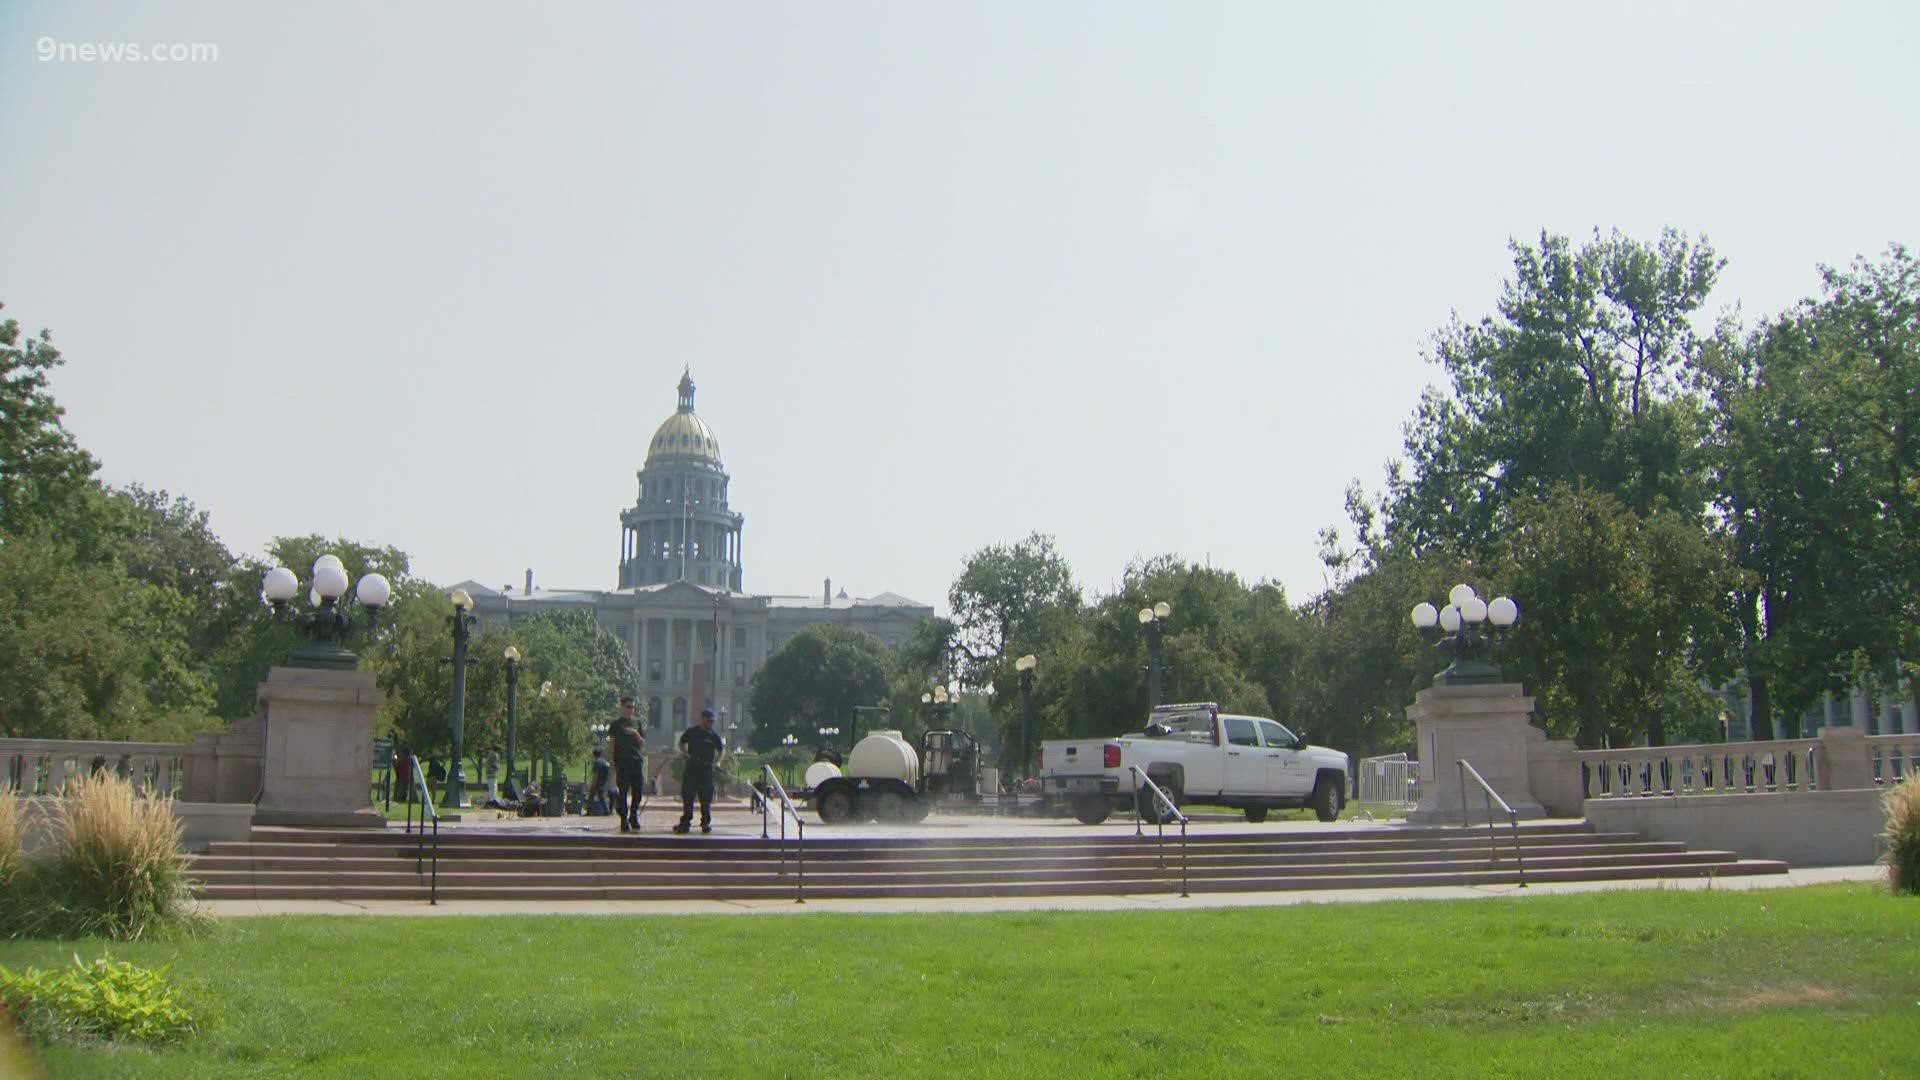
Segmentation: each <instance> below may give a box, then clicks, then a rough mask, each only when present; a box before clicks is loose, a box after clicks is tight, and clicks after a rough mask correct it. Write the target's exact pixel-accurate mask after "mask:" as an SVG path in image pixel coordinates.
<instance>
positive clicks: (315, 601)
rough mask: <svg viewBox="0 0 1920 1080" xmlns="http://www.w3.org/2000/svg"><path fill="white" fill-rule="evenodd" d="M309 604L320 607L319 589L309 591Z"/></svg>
mask: <svg viewBox="0 0 1920 1080" xmlns="http://www.w3.org/2000/svg"><path fill="white" fill-rule="evenodd" d="M307 603H309V604H312V605H313V606H314V607H319V606H320V590H319V589H308V590H307Z"/></svg>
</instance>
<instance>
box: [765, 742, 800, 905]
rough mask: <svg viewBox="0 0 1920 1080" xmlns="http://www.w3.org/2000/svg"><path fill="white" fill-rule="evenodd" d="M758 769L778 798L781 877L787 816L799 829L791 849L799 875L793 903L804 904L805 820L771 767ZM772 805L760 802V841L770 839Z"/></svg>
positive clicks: (785, 845) (781, 873) (784, 869)
mask: <svg viewBox="0 0 1920 1080" xmlns="http://www.w3.org/2000/svg"><path fill="white" fill-rule="evenodd" d="M760 769H761V771H762V772H764V773H766V774H767V783H768V784H770V785H771V786H772V787H773V793H774V794H776V795H778V796H780V876H781V877H786V876H787V815H789V814H791V815H793V823H794V824H795V825H797V826H799V827H800V835H799V837H798V838H797V839H795V840H794V842H793V849H794V852H795V853H796V854H797V855H798V861H799V864H800V873H799V874H798V876H796V877H795V878H794V885H793V902H794V903H796V904H804V903H806V902H807V899H806V895H805V894H806V888H807V822H806V819H805V818H802V817H801V816H800V811H799V810H798V809H797V808H795V807H794V805H793V800H792V799H790V798H788V797H787V789H786V788H785V787H783V786H782V785H781V783H780V778H779V777H777V776H775V775H773V766H771V765H762V766H760ZM772 804H773V800H772V799H761V800H760V807H761V809H760V839H762V840H766V839H770V837H768V836H767V813H768V811H769V810H770V809H771V808H772Z"/></svg>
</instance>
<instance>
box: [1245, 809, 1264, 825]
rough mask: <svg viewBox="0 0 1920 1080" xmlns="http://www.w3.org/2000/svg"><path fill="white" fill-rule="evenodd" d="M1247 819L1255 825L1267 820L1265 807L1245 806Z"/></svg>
mask: <svg viewBox="0 0 1920 1080" xmlns="http://www.w3.org/2000/svg"><path fill="white" fill-rule="evenodd" d="M1247 820H1248V821H1250V822H1252V823H1253V824H1255V825H1258V824H1260V823H1261V822H1263V821H1265V820H1267V808H1266V807H1264V806H1249V807H1247Z"/></svg>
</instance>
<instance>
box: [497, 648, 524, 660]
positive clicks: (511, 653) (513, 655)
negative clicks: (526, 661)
mask: <svg viewBox="0 0 1920 1080" xmlns="http://www.w3.org/2000/svg"><path fill="white" fill-rule="evenodd" d="M500 655H501V656H504V657H506V658H507V663H509V664H517V663H519V662H520V650H519V649H516V648H514V647H513V646H511V645H509V646H507V651H506V652H503V653H501V654H500Z"/></svg>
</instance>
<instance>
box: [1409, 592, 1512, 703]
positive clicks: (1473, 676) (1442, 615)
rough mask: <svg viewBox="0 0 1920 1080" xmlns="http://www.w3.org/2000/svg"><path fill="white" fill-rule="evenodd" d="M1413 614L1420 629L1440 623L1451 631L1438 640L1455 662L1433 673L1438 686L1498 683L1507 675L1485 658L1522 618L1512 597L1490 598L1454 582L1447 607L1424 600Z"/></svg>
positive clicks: (1416, 605)
mask: <svg viewBox="0 0 1920 1080" xmlns="http://www.w3.org/2000/svg"><path fill="white" fill-rule="evenodd" d="M1410 617H1411V618H1412V619H1413V625H1414V627H1415V628H1417V629H1419V630H1422V631H1431V630H1433V629H1434V628H1435V627H1438V628H1439V629H1440V630H1441V631H1442V632H1444V633H1445V634H1446V635H1448V636H1446V637H1443V638H1441V639H1440V640H1439V641H1438V642H1436V643H1435V644H1436V645H1437V647H1438V648H1439V649H1440V650H1441V651H1442V652H1446V653H1449V654H1451V655H1452V656H1453V663H1451V664H1449V665H1447V669H1446V670H1445V671H1442V672H1441V673H1440V674H1438V675H1435V676H1434V677H1433V684H1434V685H1435V686H1470V685H1474V684H1476V683H1497V682H1500V681H1501V680H1502V679H1504V678H1505V676H1503V675H1502V674H1501V673H1500V669H1499V668H1497V667H1494V666H1493V665H1492V664H1490V663H1487V660H1486V658H1487V657H1488V656H1489V655H1491V654H1492V653H1493V651H1494V650H1495V649H1497V648H1499V647H1500V645H1501V641H1500V638H1501V637H1503V636H1504V635H1505V633H1506V631H1507V630H1508V628H1510V627H1512V626H1513V624H1514V623H1515V622H1517V621H1519V618H1520V605H1518V604H1516V603H1514V602H1513V600H1512V598H1510V597H1505V596H1500V597H1495V598H1494V599H1493V600H1492V601H1491V602H1489V601H1486V600H1482V599H1481V598H1480V597H1479V596H1477V595H1475V594H1474V591H1473V587H1472V586H1470V585H1455V586H1454V587H1453V588H1452V590H1450V591H1449V592H1448V593H1447V606H1446V607H1443V608H1439V609H1435V608H1434V606H1433V605H1432V604H1429V603H1425V602H1421V603H1418V604H1415V605H1414V606H1413V611H1412V612H1411V613H1410ZM1483 626H1486V627H1487V628H1484V629H1483Z"/></svg>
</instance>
